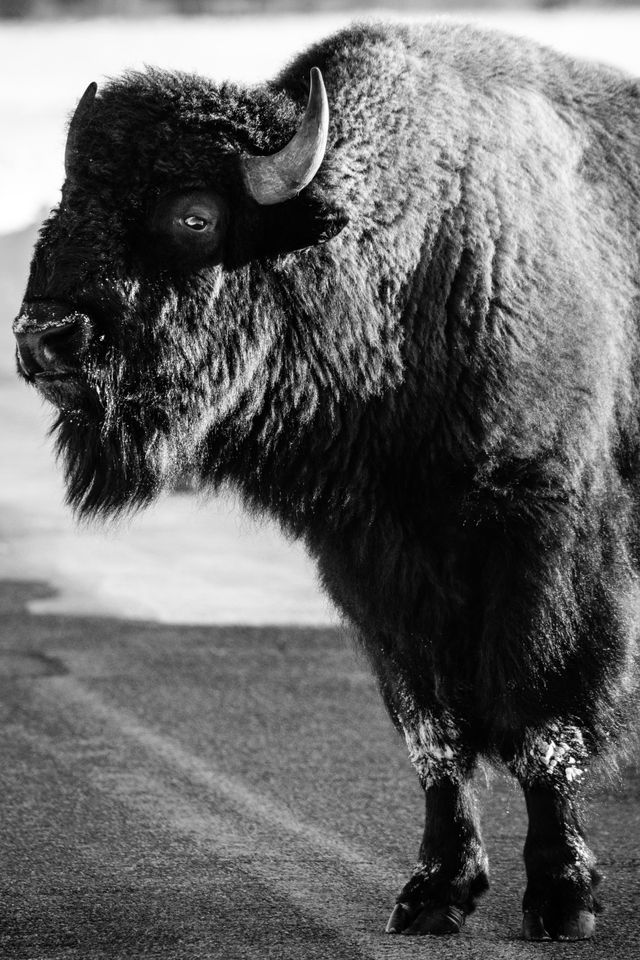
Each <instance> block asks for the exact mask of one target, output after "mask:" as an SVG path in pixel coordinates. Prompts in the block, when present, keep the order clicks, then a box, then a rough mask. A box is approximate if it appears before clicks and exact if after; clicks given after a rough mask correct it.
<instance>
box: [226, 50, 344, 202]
mask: <svg viewBox="0 0 640 960" xmlns="http://www.w3.org/2000/svg"><path fill="white" fill-rule="evenodd" d="M328 132H329V104H328V102H327V92H326V90H325V88H324V82H323V80H322V74H321V73H320V71H319V70H318V68H317V67H313V69H312V70H311V86H310V89H309V102H308V103H307V109H306V111H305V114H304V117H303V118H302V122H301V124H300V126H299V127H298V131H297V133H296V134H295V136H294V138H293V139H292V140H290V141H289V143H288V144H287V145H286V147H283V148H282V150H280V151H279V152H278V153H274V154H272V155H271V156H269V157H248V158H246V159H244V160H243V164H242V169H243V174H244V179H245V183H246V185H247V189H248V190H249V193H250V194H251V196H252V197H253V199H254V200H256V202H257V203H259V204H261V205H262V206H267V205H270V204H274V203H284V201H285V200H291V198H292V197H295V196H296V194H298V193H300V191H301V190H303V189H304V188H305V187H306V186H307V185H308V184H309V183H311V181H312V180H313V178H314V177H315V175H316V173H317V172H318V169H319V168H320V164H321V163H322V160H323V158H324V152H325V150H326V147H327V134H328Z"/></svg>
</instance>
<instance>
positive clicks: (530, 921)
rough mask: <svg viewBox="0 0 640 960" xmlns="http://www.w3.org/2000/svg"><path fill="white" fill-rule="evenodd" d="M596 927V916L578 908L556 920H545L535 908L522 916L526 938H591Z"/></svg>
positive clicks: (526, 911) (523, 932) (523, 931)
mask: <svg viewBox="0 0 640 960" xmlns="http://www.w3.org/2000/svg"><path fill="white" fill-rule="evenodd" d="M595 929H596V918H595V916H594V915H593V914H592V913H591V912H590V911H589V910H576V911H575V913H571V914H568V915H567V916H565V917H563V918H562V919H560V920H555V921H550V920H549V919H548V920H547V921H545V918H544V917H543V916H541V915H540V914H538V913H537V912H536V911H535V910H525V912H524V915H523V918H522V936H523V937H524V939H525V940H589V938H590V937H592V936H593V934H594V932H595Z"/></svg>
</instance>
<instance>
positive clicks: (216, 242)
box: [17, 25, 640, 939]
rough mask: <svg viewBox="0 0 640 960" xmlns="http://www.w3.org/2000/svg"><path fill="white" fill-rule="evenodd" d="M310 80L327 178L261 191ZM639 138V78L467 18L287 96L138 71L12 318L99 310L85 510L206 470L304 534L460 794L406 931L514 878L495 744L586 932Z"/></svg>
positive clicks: (604, 715) (433, 770) (359, 44)
mask: <svg viewBox="0 0 640 960" xmlns="http://www.w3.org/2000/svg"><path fill="white" fill-rule="evenodd" d="M312 67H319V68H320V70H321V72H322V75H323V76H324V82H325V84H326V90H327V94H328V101H329V105H330V124H329V133H328V143H327V147H326V153H325V156H324V162H323V163H322V166H321V167H320V169H319V172H317V175H316V176H315V177H314V178H313V179H312V181H311V183H310V184H309V185H307V186H305V188H304V189H302V190H301V191H300V192H296V195H293V196H291V198H290V199H287V200H286V201H284V202H278V203H273V204H271V205H264V204H262V203H259V202H256V199H255V197H254V196H252V195H251V192H250V191H249V190H248V186H247V182H248V181H247V178H246V176H244V174H243V170H244V169H245V167H244V166H243V164H245V161H246V158H247V157H256V156H263V157H266V156H269V155H271V154H273V153H274V152H276V151H279V150H281V149H282V148H283V146H284V145H285V144H287V143H288V142H289V141H290V139H291V138H292V136H293V135H294V133H295V131H296V128H297V125H298V123H299V121H300V115H301V112H302V111H303V109H304V104H305V101H306V98H307V94H308V89H309V87H308V78H309V73H310V70H311V68H312ZM639 121H640V86H639V85H638V83H636V82H634V81H631V80H630V79H628V78H626V77H624V76H622V75H620V74H618V73H616V72H614V71H612V70H608V69H605V68H601V67H593V66H588V65H583V64H579V63H577V62H574V61H572V60H569V59H567V58H564V57H561V56H559V55H557V54H554V53H551V52H549V51H545V50H543V49H541V48H539V47H537V46H534V45H530V44H527V43H525V42H524V41H515V40H512V39H509V38H504V37H498V36H489V35H485V34H482V33H480V32H477V31H475V30H472V29H469V28H464V27H454V26H451V25H448V26H447V25H432V26H430V27H428V28H424V29H416V28H411V29H409V28H399V27H398V28H396V27H390V26H384V27H383V26H367V27H354V28H351V29H349V30H346V31H344V32H342V33H340V34H338V35H336V36H334V37H332V38H330V39H328V40H326V41H324V42H323V43H321V44H319V45H318V46H316V47H314V48H313V49H311V50H310V51H308V52H307V53H305V54H303V55H302V56H300V57H299V58H298V59H296V60H295V61H294V62H293V63H292V64H291V65H290V66H289V67H288V68H287V69H286V70H285V71H284V72H283V73H282V74H281V75H280V76H279V77H278V78H277V79H276V80H275V81H273V82H272V83H270V84H268V85H266V86H264V87H262V88H259V89H249V90H247V89H241V88H237V87H235V86H232V85H222V86H217V85H215V84H213V83H211V82H209V81H207V80H205V79H202V78H198V77H191V76H186V75H175V74H166V73H162V72H159V71H155V70H150V71H148V72H146V73H144V74H129V75H127V76H125V77H124V78H122V79H120V80H117V81H114V82H112V83H111V84H109V85H108V86H106V87H105V88H104V89H103V90H101V91H100V92H99V93H98V95H97V97H96V98H95V100H94V101H93V103H92V104H91V105H90V107H88V108H87V109H86V110H84V111H83V113H82V116H79V117H78V119H77V121H75V120H74V129H73V138H72V143H71V146H70V149H69V166H68V177H67V180H66V182H65V185H64V189H63V195H62V202H61V204H60V207H59V209H58V210H57V211H55V212H54V213H53V214H52V216H51V218H50V219H49V221H48V222H47V223H46V224H45V226H44V228H43V232H42V236H41V239H40V242H39V244H38V247H37V249H36V252H35V256H34V261H33V266H32V271H31V276H30V279H29V285H28V289H27V294H26V298H25V306H24V308H23V317H22V318H21V320H20V322H19V324H18V327H17V329H18V328H19V331H20V332H21V335H24V337H27V338H28V336H31V335H34V336H35V334H33V331H34V329H35V327H37V323H38V321H37V319H33V318H34V317H37V314H38V309H39V306H38V305H39V304H40V303H42V302H50V301H54V302H55V303H56V304H60V303H66V304H70V305H71V308H72V309H73V310H76V311H80V314H81V315H82V316H83V317H85V320H82V323H80V325H78V323H75V325H71V324H69V323H68V322H67V320H64V321H60V324H61V325H59V326H58V327H55V330H54V332H55V333H56V336H58V338H59V334H60V331H62V332H63V333H64V334H65V337H66V342H67V345H68V344H75V346H74V347H73V349H74V351H75V361H76V363H77V365H76V366H75V367H73V369H72V373H73V377H72V378H71V380H69V378H67V379H66V380H65V381H64V382H61V383H59V382H58V381H57V380H56V379H55V377H53V378H52V377H49V378H48V379H47V371H46V370H44V371H40V373H39V374H37V373H36V374H34V379H36V380H37V379H38V376H39V377H40V380H39V386H40V388H41V389H42V391H43V392H44V393H45V395H46V396H48V397H49V399H51V400H53V402H54V403H55V404H56V405H57V407H58V415H57V417H58V418H57V422H56V425H55V431H56V434H57V440H58V446H59V450H60V453H61V455H62V458H63V461H64V463H65V466H66V472H67V479H68V491H69V499H70V502H71V503H72V505H73V506H74V507H75V508H76V509H77V510H78V511H79V512H80V513H85V514H104V515H106V514H110V513H118V512H120V511H123V510H127V509H130V508H132V507H136V506H138V505H140V504H142V503H144V502H146V501H148V500H150V499H152V498H153V497H154V496H155V495H156V494H157V492H158V491H159V490H161V489H162V488H163V487H164V486H166V485H167V484H170V483H171V482H173V481H174V480H175V478H176V476H178V475H179V474H180V473H181V472H182V471H183V470H188V471H189V472H190V473H191V474H193V475H195V476H197V477H198V478H200V480H201V481H202V483H203V484H211V485H216V484H218V483H220V482H230V483H233V484H235V485H236V486H237V487H238V488H239V489H240V490H241V491H242V493H243V495H244V497H245V499H246V501H247V502H248V503H249V504H250V505H251V506H254V507H256V508H259V509H266V510H268V511H271V512H272V513H274V514H275V515H277V516H278V518H279V519H280V521H281V522H282V524H283V525H284V526H285V528H287V529H288V531H290V532H292V533H293V534H295V535H296V536H301V537H303V538H304V539H305V541H306V543H307V545H308V547H309V550H310V551H311V553H312V554H313V555H314V557H316V558H317V561H318V565H319V569H320V572H321V576H322V579H323V583H324V585H325V586H326V589H327V590H328V592H329V593H330V595H331V596H332V597H333V599H334V601H335V602H336V604H337V605H338V606H339V608H340V609H341V611H342V612H343V614H344V615H345V617H346V618H347V619H348V620H349V621H350V622H351V623H352V624H353V625H354V626H355V629H356V631H357V633H358V635H359V636H360V637H361V638H362V642H363V644H364V646H365V649H366V650H367V652H368V654H369V657H370V659H371V662H372V665H373V667H374V669H375V672H376V674H377V676H378V678H379V682H380V686H381V689H382V691H383V694H384V697H385V700H386V703H387V706H388V708H389V711H390V713H391V714H392V716H393V718H394V719H395V720H396V722H397V723H398V725H399V727H400V728H401V730H402V731H403V733H404V735H405V738H406V740H407V743H408V745H409V750H410V755H411V759H412V761H413V762H414V764H415V766H416V769H417V770H418V772H419V774H420V777H421V779H422V782H423V785H424V787H425V790H426V794H427V806H428V810H429V809H430V810H431V820H430V821H428V825H427V829H426V831H425V839H424V842H423V848H422V850H421V863H420V865H419V869H417V871H416V873H415V875H414V877H413V878H412V880H411V881H410V882H409V884H408V885H407V887H406V888H405V890H404V891H403V893H402V895H401V898H400V902H399V905H398V907H397V908H396V910H395V911H394V914H393V916H392V919H391V921H390V926H389V929H390V930H391V932H396V931H400V930H408V931H409V932H447V931H448V930H449V929H451V928H457V927H459V925H460V923H461V922H462V919H464V916H465V915H466V914H467V913H469V912H470V911H471V910H472V909H473V905H474V902H475V898H476V897H477V896H478V895H479V893H481V892H482V890H483V889H484V887H485V886H486V856H485V855H484V852H483V850H482V845H481V841H480V839H479V834H478V832H477V829H476V826H475V820H474V814H473V810H472V804H471V801H470V800H469V797H468V794H467V792H466V791H467V790H468V778H469V776H470V773H471V772H472V770H473V767H474V764H475V762H476V759H477V757H478V756H479V755H484V756H488V757H490V758H493V759H500V760H502V761H504V762H505V763H506V764H507V766H509V768H510V769H511V770H512V771H513V772H514V774H515V775H516V776H517V777H518V779H519V780H520V782H521V783H522V785H523V787H524V789H525V793H526V795H527V803H528V807H529V814H530V818H531V832H532V833H531V835H532V836H534V835H535V836H537V835H538V833H536V831H538V832H539V831H541V830H542V832H543V833H544V830H546V833H545V836H546V837H547V839H548V837H549V836H551V835H552V834H553V829H554V828H553V826H550V825H549V824H551V825H553V824H554V823H561V824H562V830H560V828H558V829H559V830H560V832H559V834H558V837H555V838H552V841H551V840H550V841H549V843H551V844H552V846H553V851H552V853H553V855H552V854H550V853H549V851H548V850H543V851H542V852H541V851H540V849H539V845H538V846H536V843H534V841H533V840H532V841H531V843H529V846H528V848H527V849H526V850H525V855H526V859H527V869H528V874H529V887H528V892H527V895H526V896H525V922H524V932H525V935H526V936H529V937H530V938H532V939H537V938H541V937H542V933H547V934H549V935H551V936H558V937H567V936H568V937H571V936H573V935H574V934H575V936H576V937H582V936H589V935H590V933H591V931H592V918H593V912H594V910H595V901H594V899H593V886H594V883H595V880H596V879H597V877H596V873H595V868H594V866H593V858H592V855H591V854H590V852H589V850H588V848H587V847H586V844H585V843H584V841H583V839H582V834H581V831H580V827H579V824H578V820H577V814H576V812H575V798H576V792H577V791H578V789H579V788H580V784H581V781H582V779H583V775H584V774H585V771H586V770H587V769H588V766H589V763H590V762H591V760H593V758H594V757H595V756H597V755H598V754H600V753H603V752H605V751H604V748H605V747H608V746H609V745H610V744H614V743H617V742H619V741H620V740H621V734H622V732H623V731H624V730H625V729H626V724H627V717H628V715H629V712H630V709H631V708H632V706H633V703H634V700H635V690H636V667H635V662H636V649H637V648H636V644H637V636H638V609H639V608H638V601H639V600H640V597H639V595H638V575H637V569H638V561H639V555H638V531H639V526H638V523H639V518H638V480H637V477H638V461H639V456H638V452H639V432H638V385H637V373H636V371H637V368H638V364H637V347H638V320H639V316H638V278H639V277H640V272H639V269H638V255H639V251H640V237H639V232H640V159H639V156H640V133H639V128H640V123H639ZM187 195H188V196H189V197H191V198H195V199H193V201H192V200H190V201H189V203H190V204H191V206H189V207H188V210H189V211H191V212H190V213H189V217H188V220H189V223H190V225H192V226H193V227H194V229H204V227H203V223H204V222H205V221H206V217H205V218H204V220H203V218H202V217H201V216H200V214H199V213H198V212H197V211H198V210H200V209H201V207H199V206H198V203H204V205H205V207H206V210H207V211H208V210H210V209H214V210H215V217H214V225H215V230H217V231H218V233H215V235H214V239H212V240H211V241H203V242H202V244H200V241H198V244H200V246H193V244H192V241H191V240H190V241H189V243H190V244H192V245H191V246H188V248H187V247H185V246H184V244H183V242H182V241H181V240H180V241H178V240H176V238H175V237H173V238H172V237H171V236H169V233H168V232H167V230H168V229H169V228H167V229H166V230H165V229H164V228H162V229H159V228H158V223H160V224H161V226H162V222H163V221H162V216H164V214H163V213H162V211H163V210H167V209H168V210H174V209H177V208H175V206H172V204H174V205H175V204H176V203H178V204H179V203H183V206H184V203H186V201H183V200H181V199H180V198H181V197H182V198H184V197H185V196H187ZM176 197H177V198H178V199H177V200H176V199H175V198H176ZM203 197H204V200H203V199H202V198H203ZM207 204H208V206H207ZM181 209H182V208H181ZM184 209H187V207H184ZM193 211H196V212H195V213H194V212H193ZM172 215H173V214H172ZM206 222H207V223H208V222H209V221H206ZM183 225H184V224H183ZM188 225H189V224H188ZM56 309H58V308H56ZM85 321H86V322H85ZM56 322H57V321H56ZM20 324H22V326H20ZM83 324H84V325H83ZM72 334H73V336H72ZM74 338H75V339H74ZM33 349H34V350H35V348H33ZM69 349H70V348H69ZM24 350H25V355H26V352H27V347H25V348H24ZM65 369H66V368H65ZM65 376H67V374H66V373H65ZM434 791H435V793H434ZM434 797H435V799H434ZM430 798H431V801H430ZM443 798H444V799H443ZM549 798H551V799H549ZM445 801H446V802H445ZM430 802H431V807H430V806H429V805H430ZM551 810H553V811H555V812H554V813H550V812H549V811H551ZM451 811H456V813H455V815H454V813H452V812H451ZM554 818H555V819H554ZM429 823H431V826H429ZM433 824H435V826H434V825H433ZM545 825H546V826H545ZM567 825H569V826H567ZM543 827H544V829H543ZM562 831H564V832H562ZM567 837H569V840H567ZM465 838H466V839H465ZM469 838H471V839H469ZM567 844H569V846H568V847H567ZM554 851H555V852H554ZM563 857H564V860H563ZM567 857H568V858H569V861H570V863H571V865H572V866H571V870H570V871H569V872H570V874H571V876H570V879H569V880H567V872H566V870H565V868H564V867H563V868H562V870H564V873H563V872H562V870H560V868H557V864H558V863H560V862H563V863H564V862H569V861H567V860H566V858H567ZM461 877H463V879H460V878H461ZM554 884H555V886H554ZM562 884H564V886H562ZM556 887H557V889H556ZM541 888H544V889H545V890H546V891H547V893H545V897H546V899H545V897H542V896H541V894H540V889H541ZM548 890H552V892H553V891H555V893H557V898H556V900H557V902H559V903H561V906H560V907H558V908H557V909H556V908H555V907H554V910H555V912H553V910H552V911H551V912H549V909H550V908H549V909H548V906H545V904H547V905H548V902H551V901H553V896H551V894H549V893H548ZM567 890H568V891H569V892H568V893H567ZM563 891H564V892H563ZM555 893H554V896H555ZM549 898H551V900H550V899H549ZM558 898H560V899H559V900H558ZM563 898H564V899H563ZM425 904H427V906H425ZM403 911H404V912H403ZM443 911H444V912H443ZM456 911H457V912H456ZM585 917H586V919H585ZM589 918H591V919H589ZM538 935H540V936H538Z"/></svg>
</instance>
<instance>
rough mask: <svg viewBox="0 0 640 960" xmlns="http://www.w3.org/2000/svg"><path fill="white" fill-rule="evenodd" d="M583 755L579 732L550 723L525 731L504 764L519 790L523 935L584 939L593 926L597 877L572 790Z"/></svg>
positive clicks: (582, 767)
mask: <svg viewBox="0 0 640 960" xmlns="http://www.w3.org/2000/svg"><path fill="white" fill-rule="evenodd" d="M586 763H587V754H586V750H585V746H584V742H583V738H582V735H581V734H580V731H579V730H578V729H577V728H575V727H564V728H562V727H560V726H559V725H558V726H557V725H553V726H552V727H550V728H549V729H548V730H545V731H544V732H543V733H537V734H535V735H531V734H530V735H528V736H527V737H526V738H525V742H524V744H523V747H522V749H521V750H520V751H518V754H517V756H516V757H515V759H513V760H512V762H511V764H510V766H511V768H512V770H513V772H514V773H515V774H516V776H517V777H518V779H519V781H520V784H521V786H522V788H523V791H524V796H525V800H526V804H527V812H528V815H529V829H528V832H527V838H526V842H525V847H524V861H525V867H526V871H527V888H526V891H525V894H524V899H523V904H522V908H523V923H522V933H523V937H524V938H525V940H551V939H553V940H586V939H588V938H589V937H591V936H592V934H593V932H594V930H595V913H596V912H597V911H598V903H597V901H596V899H595V896H594V888H595V886H596V885H597V883H598V881H599V879H600V876H599V874H598V872H597V870H596V869H595V857H594V855H593V853H592V852H591V850H590V849H589V847H588V846H587V844H586V843H585V839H584V835H583V831H582V826H581V823H580V817H579V810H578V794H579V788H580V783H581V780H582V779H583V776H584V773H585V765H586Z"/></svg>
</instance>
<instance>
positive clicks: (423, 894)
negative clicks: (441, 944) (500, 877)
mask: <svg viewBox="0 0 640 960" xmlns="http://www.w3.org/2000/svg"><path fill="white" fill-rule="evenodd" d="M405 736H406V739H407V742H408V744H409V751H410V756H411V760H412V762H413V764H414V766H415V767H416V769H417V770H418V774H419V776H420V780H421V783H422V786H423V787H424V791H425V798H426V820H425V828H424V836H423V839H422V844H421V846H420V855H419V860H418V865H417V867H416V869H415V870H414V872H413V874H412V876H411V878H410V880H409V882H408V883H407V884H406V886H405V887H404V888H403V890H402V892H401V893H400V895H399V897H398V899H397V903H396V906H395V907H394V909H393V912H392V914H391V916H390V918H389V922H388V923H387V928H386V932H387V933H403V934H408V935H420V934H426V933H431V934H445V933H458V931H459V930H460V928H461V926H462V924H463V923H464V921H465V918H466V917H467V915H468V914H470V913H471V912H472V910H473V909H474V908H475V902H476V899H477V898H478V896H480V894H482V893H484V891H485V890H486V889H487V888H488V886H489V882H488V861H487V856H486V854H485V851H484V848H483V845H482V840H481V838H480V831H479V827H478V821H477V816H476V810H475V802H474V798H473V794H472V791H471V786H470V782H469V781H470V776H471V773H472V768H473V760H472V759H471V758H469V757H468V756H466V757H464V759H462V758H461V751H460V750H459V749H456V750H454V748H453V747H451V746H449V745H443V744H442V743H441V742H440V743H438V740H437V739H434V734H433V730H432V729H431V728H430V727H428V726H427V725H426V724H424V723H423V724H420V726H419V727H418V731H417V733H416V731H415V730H414V731H407V730H406V729H405Z"/></svg>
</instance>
